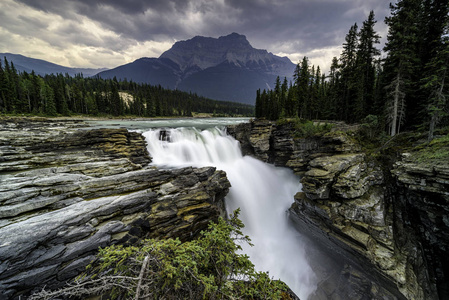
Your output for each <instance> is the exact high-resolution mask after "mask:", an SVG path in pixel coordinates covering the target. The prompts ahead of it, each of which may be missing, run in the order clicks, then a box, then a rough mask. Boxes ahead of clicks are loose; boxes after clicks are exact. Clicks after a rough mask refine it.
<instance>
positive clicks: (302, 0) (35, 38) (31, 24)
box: [0, 0, 391, 71]
mask: <svg viewBox="0 0 449 300" xmlns="http://www.w3.org/2000/svg"><path fill="white" fill-rule="evenodd" d="M390 2H391V1H390V0H276V1H268V0H151V1H149V0H103V1H94V0H16V1H14V0H1V2H0V52H10V53H15V54H22V55H25V56H30V57H33V58H39V59H44V60H47V61H51V62H54V63H57V64H61V65H64V66H69V67H92V68H100V67H107V68H113V67H116V66H118V65H121V64H125V63H128V62H132V61H134V60H136V59H138V58H140V57H159V55H161V54H162V53H163V52H164V51H166V50H168V49H169V48H170V47H171V46H172V45H173V43H175V42H176V41H178V40H186V39H190V38H192V37H194V36H196V35H202V36H210V37H219V36H223V35H228V34H230V33H232V32H237V33H240V34H244V35H246V37H247V39H248V41H249V42H250V43H251V45H252V46H253V47H255V48H258V49H266V50H268V51H269V52H272V53H274V54H276V55H280V56H287V57H289V58H290V59H291V60H292V62H293V63H298V61H299V60H300V59H302V57H303V56H307V57H309V59H310V60H311V62H312V63H313V64H315V65H320V67H321V68H322V69H323V70H325V71H327V70H328V68H329V65H330V62H331V59H332V57H333V56H337V57H338V56H339V55H340V52H341V45H342V43H343V42H344V37H345V35H346V34H347V32H348V30H349V28H350V26H351V25H353V24H354V23H357V24H358V25H359V26H361V24H362V22H363V21H364V20H365V19H366V18H367V16H368V14H369V12H370V10H374V13H375V15H376V20H377V21H378V22H377V25H376V28H375V29H376V31H377V32H378V33H379V34H380V35H381V36H382V38H383V41H385V36H386V33H387V28H386V26H385V24H384V22H383V21H384V18H385V16H386V15H388V14H389V12H390V10H389V3H390ZM380 47H381V46H379V48H380Z"/></svg>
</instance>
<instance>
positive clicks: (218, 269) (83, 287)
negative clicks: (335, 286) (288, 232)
mask: <svg viewBox="0 0 449 300" xmlns="http://www.w3.org/2000/svg"><path fill="white" fill-rule="evenodd" d="M238 214H239V210H236V211H235V213H234V214H233V215H231V217H230V219H229V220H224V219H222V218H220V219H219V221H218V223H213V224H210V225H209V230H207V231H204V232H201V236H200V237H199V238H198V239H196V240H192V241H188V242H184V243H182V242H180V241H179V240H178V239H165V240H155V239H149V240H144V241H142V242H140V243H139V244H138V245H133V246H127V247H124V246H121V245H118V246H110V247H107V248H104V249H100V252H99V254H98V256H97V259H96V260H95V261H94V262H93V263H92V264H91V265H89V266H88V270H87V275H86V274H85V275H83V276H82V277H80V278H79V279H78V281H77V284H76V285H73V286H71V287H70V288H66V289H65V291H64V289H63V290H61V291H60V292H59V294H58V295H65V296H73V295H76V296H80V295H84V296H86V295H92V292H93V291H94V292H95V293H97V294H105V293H108V294H109V295H110V297H111V298H113V299H115V298H120V297H123V296H125V298H126V299H130V298H135V299H137V298H139V297H142V298H145V299H289V296H288V294H287V293H286V290H287V286H286V285H285V284H284V283H283V282H281V281H279V280H272V279H271V278H270V277H269V276H268V274H267V273H264V272H256V271H255V270H254V265H253V264H252V263H251V261H250V260H249V257H248V256H247V255H245V254H239V253H238V251H240V250H242V247H241V246H240V244H241V243H249V244H250V239H249V237H248V236H245V235H244V234H243V233H242V231H241V228H243V226H244V225H243V223H242V221H241V220H239V219H238ZM250 245H251V244H250ZM73 287H75V290H76V293H75V292H73V290H74V289H73ZM76 287H78V289H76ZM67 292H68V293H67ZM136 293H137V294H138V297H136ZM47 295H48V294H47ZM54 295H55V294H52V296H54ZM35 298H36V297H35ZM37 299H39V298H38V297H37Z"/></svg>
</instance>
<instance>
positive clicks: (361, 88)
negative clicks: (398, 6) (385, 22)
mask: <svg viewBox="0 0 449 300" xmlns="http://www.w3.org/2000/svg"><path fill="white" fill-rule="evenodd" d="M375 24H376V20H375V19H374V12H373V11H371V12H370V14H369V16H368V19H367V20H366V21H364V22H363V25H362V28H361V29H360V32H359V37H358V40H359V43H358V46H357V58H356V80H357V87H356V88H357V95H356V98H355V103H354V114H355V116H354V117H355V120H356V121H360V120H361V119H362V118H364V117H365V116H366V115H368V114H369V113H371V109H372V107H371V104H372V103H373V100H374V84H375V65H374V61H375V57H376V56H378V55H380V51H379V50H378V49H377V48H376V47H375V44H378V43H379V39H380V36H379V35H378V34H377V33H376V32H375V31H374V25H375Z"/></svg>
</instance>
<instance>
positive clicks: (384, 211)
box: [233, 121, 449, 299]
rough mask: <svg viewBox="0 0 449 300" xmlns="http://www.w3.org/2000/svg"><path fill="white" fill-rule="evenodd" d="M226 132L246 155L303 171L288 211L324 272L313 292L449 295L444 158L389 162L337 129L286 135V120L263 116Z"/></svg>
mask: <svg viewBox="0 0 449 300" xmlns="http://www.w3.org/2000/svg"><path fill="white" fill-rule="evenodd" d="M264 128H265V129H264ZM233 130H234V131H235V132H237V133H236V134H235V136H236V137H237V138H238V139H241V140H242V141H243V143H246V145H251V146H252V147H253V149H251V147H248V146H246V147H245V148H242V149H246V148H248V149H247V150H246V151H247V152H246V153H247V154H249V155H253V156H255V157H256V158H259V159H261V160H263V161H265V162H269V163H274V164H275V165H278V166H286V167H289V168H291V169H292V170H294V172H295V173H296V174H298V175H300V176H301V183H302V185H303V191H302V192H301V193H298V194H297V195H296V196H295V200H294V204H293V205H292V207H291V208H290V216H291V219H292V220H293V221H294V222H295V223H296V224H297V228H298V230H299V231H300V232H302V233H303V234H305V235H306V236H308V237H309V238H310V243H311V244H315V245H316V246H317V247H318V249H319V251H315V252H314V253H309V256H310V257H311V261H312V264H315V272H317V274H318V277H320V278H322V281H321V282H320V283H319V284H318V289H317V291H316V292H315V293H314V294H313V295H312V296H311V299H446V298H447V297H449V294H448V283H447V282H449V280H448V278H449V277H448V269H449V264H448V262H449V261H448V258H447V257H448V256H447V250H448V249H449V248H448V246H449V244H448V236H449V228H448V226H449V221H448V217H447V216H448V215H449V214H448V210H449V202H448V200H449V194H448V190H449V188H448V184H449V180H448V179H449V176H448V174H449V173H448V169H449V167H448V165H447V164H437V165H433V166H432V165H428V164H418V163H416V160H414V158H413V156H412V155H410V154H406V155H404V156H403V158H402V159H401V160H399V161H398V162H397V163H396V164H395V166H394V168H391V166H385V165H384V164H382V163H381V162H379V161H377V160H374V159H371V158H370V157H368V156H367V155H366V154H365V153H363V151H361V147H360V145H358V143H357V142H356V141H355V140H354V138H353V137H352V136H351V134H350V133H346V132H344V131H334V132H329V133H326V134H321V135H319V136H313V137H309V138H294V129H293V128H292V126H290V125H289V124H288V123H287V124H283V125H277V124H275V123H270V122H268V121H263V122H259V121H253V122H252V123H251V126H250V128H249V130H248V128H245V129H242V131H246V132H247V133H246V136H245V135H244V134H243V133H242V132H240V131H239V129H238V125H237V128H235V129H233ZM261 133H263V134H261ZM269 134H270V136H269V137H267V135H269ZM259 137H260V138H261V140H260V141H257V139H258V138H259ZM261 145H263V146H261ZM257 149H258V150H257ZM265 149H266V150H265ZM262 152H263V153H262ZM329 257H330V258H334V259H333V260H332V261H329ZM319 262H322V264H320V263H319ZM326 266H331V267H328V268H326ZM337 283H338V284H337Z"/></svg>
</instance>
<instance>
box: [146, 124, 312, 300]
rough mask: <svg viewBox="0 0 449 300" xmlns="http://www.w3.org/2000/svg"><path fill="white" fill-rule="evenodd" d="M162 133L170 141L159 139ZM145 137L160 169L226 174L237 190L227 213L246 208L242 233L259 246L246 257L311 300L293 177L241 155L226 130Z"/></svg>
mask: <svg viewBox="0 0 449 300" xmlns="http://www.w3.org/2000/svg"><path fill="white" fill-rule="evenodd" d="M161 131H162V136H163V137H164V139H165V140H160V136H161ZM143 135H144V136H145V137H146V140H147V143H148V151H149V152H150V155H151V156H152V158H153V164H155V165H158V166H164V167H183V166H197V167H201V166H215V167H217V168H218V169H220V170H224V171H225V172H226V173H227V177H228V179H229V181H230V182H231V185H232V187H231V189H230V191H229V194H228V195H227V196H226V206H227V211H228V213H231V212H232V211H234V210H235V209H237V208H238V207H240V208H241V214H240V218H241V220H242V221H243V222H244V224H245V228H244V229H243V232H244V233H245V234H247V235H249V236H250V238H251V240H252V243H253V244H254V247H250V246H248V245H243V247H244V250H243V251H244V253H246V254H248V255H249V256H250V258H251V261H252V262H253V263H254V264H255V266H256V269H257V270H259V271H269V274H270V277H272V278H274V279H278V278H280V279H281V280H283V281H284V282H286V283H287V284H288V285H289V287H290V288H291V289H292V290H293V291H294V292H295V293H296V294H297V295H298V296H299V297H300V298H301V299H307V297H308V295H310V294H311V293H312V292H313V291H314V290H315V288H316V286H315V281H316V280H315V275H314V273H313V271H312V269H311V267H310V266H309V263H308V262H307V260H306V258H305V250H304V245H303V244H302V239H301V236H300V235H299V233H298V232H296V231H295V230H294V229H293V227H292V226H290V225H289V222H288V216H287V209H288V208H289V207H290V205H291V204H292V202H293V195H294V194H295V193H296V192H298V191H299V190H300V188H301V187H300V184H299V179H298V178H297V177H296V176H295V175H294V174H293V172H291V171H290V170H288V169H285V168H276V167H274V166H272V165H269V164H266V163H263V162H261V161H258V160H256V159H254V158H252V157H249V156H242V153H241V151H240V148H239V143H238V141H236V140H235V139H234V138H233V137H231V136H229V135H227V134H226V132H225V130H224V129H219V128H214V129H209V130H204V131H200V130H197V129H194V128H177V129H152V130H149V131H146V132H144V133H143Z"/></svg>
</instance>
